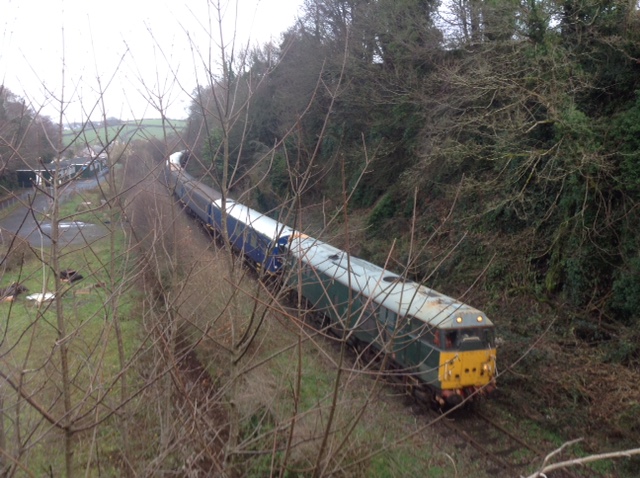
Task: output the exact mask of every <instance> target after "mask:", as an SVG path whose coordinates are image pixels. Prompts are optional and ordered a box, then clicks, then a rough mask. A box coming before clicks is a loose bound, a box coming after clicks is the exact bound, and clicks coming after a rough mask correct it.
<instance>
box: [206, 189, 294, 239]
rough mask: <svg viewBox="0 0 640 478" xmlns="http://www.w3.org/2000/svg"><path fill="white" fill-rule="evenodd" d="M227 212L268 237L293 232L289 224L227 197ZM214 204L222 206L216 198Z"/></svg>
mask: <svg viewBox="0 0 640 478" xmlns="http://www.w3.org/2000/svg"><path fill="white" fill-rule="evenodd" d="M226 202H227V214H228V215H229V216H231V217H232V218H234V219H236V220H238V221H240V222H242V223H243V224H247V225H249V226H251V228H252V229H253V230H254V231H256V232H258V233H260V234H262V235H264V236H266V237H268V238H270V239H276V238H282V237H287V238H288V237H289V236H291V235H293V234H294V232H295V231H294V230H293V229H291V228H290V227H289V226H287V225H285V224H283V223H281V222H278V221H276V220H275V219H272V218H270V217H269V216H266V215H265V214H262V213H261V212H258V211H256V210H255V209H251V208H250V207H247V206H245V205H243V204H240V203H238V202H235V201H232V200H229V199H227V201H226ZM214 204H215V205H216V207H217V208H218V209H220V208H222V201H221V200H219V199H218V200H216V201H214Z"/></svg>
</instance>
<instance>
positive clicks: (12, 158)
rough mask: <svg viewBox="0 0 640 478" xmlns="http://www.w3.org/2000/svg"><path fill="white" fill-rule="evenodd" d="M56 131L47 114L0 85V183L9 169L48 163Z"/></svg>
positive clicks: (7, 181)
mask: <svg viewBox="0 0 640 478" xmlns="http://www.w3.org/2000/svg"><path fill="white" fill-rule="evenodd" d="M58 136H59V131H58V128H57V127H56V125H54V124H53V122H52V121H51V120H50V119H49V117H47V116H41V115H39V114H38V112H37V111H35V110H34V109H33V108H32V107H31V106H30V105H29V104H27V102H26V101H25V100H24V99H23V98H21V97H19V96H17V95H15V94H14V93H12V92H11V91H10V90H9V89H8V88H6V87H5V86H4V85H1V84H0V182H1V183H3V184H10V183H11V182H12V172H13V171H15V170H16V169H29V168H32V167H37V166H38V165H39V164H41V163H48V162H51V161H52V160H53V158H54V157H55V146H56V144H57V138H58Z"/></svg>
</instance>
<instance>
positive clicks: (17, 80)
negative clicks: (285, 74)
mask: <svg viewBox="0 0 640 478" xmlns="http://www.w3.org/2000/svg"><path fill="white" fill-rule="evenodd" d="M220 1H221V3H222V4H223V6H225V9H224V23H225V33H224V34H225V41H231V40H232V33H233V31H234V24H235V22H236V15H235V6H236V0H220ZM211 3H217V1H211V0H209V2H207V0H174V1H170V0H108V1H105V0H0V29H1V35H0V83H3V84H4V85H5V86H6V87H7V88H9V89H10V90H11V91H12V92H14V93H15V94H18V95H20V96H22V97H23V98H25V99H26V100H27V101H29V102H31V103H32V106H33V108H34V109H39V108H40V107H42V108H43V110H42V111H43V113H44V114H46V115H48V116H50V117H51V119H52V120H53V121H54V122H56V123H57V122H58V119H59V111H60V102H59V100H60V97H61V93H62V92H64V99H65V102H69V104H68V107H67V110H66V114H65V119H64V120H63V121H64V122H65V123H66V122H72V121H81V120H82V119H84V118H86V117H87V116H88V115H89V112H90V109H91V108H93V107H94V106H95V105H96V102H97V101H98V100H97V99H98V97H99V94H98V92H99V91H100V90H101V89H102V90H105V89H106V94H105V95H104V101H105V109H106V111H107V116H114V117H118V118H122V119H133V118H137V119H140V118H143V117H144V118H158V117H160V114H159V112H158V110H157V108H156V107H154V106H152V105H150V104H149V103H150V101H149V100H150V99H152V100H153V102H154V103H156V105H157V98H158V96H162V97H163V101H164V103H165V104H164V108H165V109H166V111H167V113H168V114H167V116H169V117H170V118H176V119H177V118H184V117H186V111H185V109H186V108H187V107H188V106H189V103H190V100H189V98H188V96H187V93H188V92H191V91H193V89H194V88H195V86H196V84H197V83H198V78H197V77H198V76H200V75H202V74H203V71H204V70H203V68H202V67H201V65H198V66H197V67H195V66H194V49H195V50H196V51H195V55H196V56H197V55H198V54H200V55H202V56H204V57H205V58H206V57H207V56H208V50H209V48H210V47H213V48H216V44H215V43H212V42H216V43H219V38H220V34H219V32H218V30H217V26H215V25H216V24H215V23H214V31H213V32H212V31H211V29H210V28H209V16H210V14H211V15H216V11H215V10H214V9H211V8H208V4H211ZM237 4H238V17H237V32H238V38H239V44H241V45H246V43H247V41H251V43H252V44H255V43H260V44H262V43H265V42H267V41H269V39H270V38H273V39H274V40H275V41H276V42H277V41H278V39H279V36H280V33H281V32H283V31H284V30H286V29H287V28H288V27H290V26H291V25H293V23H294V22H295V18H296V15H297V14H298V13H299V12H298V8H299V6H300V5H301V4H302V0H237ZM213 20H214V21H215V19H213ZM239 46H240V45H239ZM63 52H64V54H63ZM212 55H213V58H214V60H212V68H215V67H216V65H215V63H214V62H215V61H216V60H215V59H217V58H219V54H218V55H216V53H215V52H214V53H212ZM201 61H202V60H201V59H200V58H196V61H195V63H200V62H201ZM63 70H64V72H65V75H64V88H63V86H62V85H63V82H62V78H63V75H62V72H63ZM98 79H99V80H100V84H101V86H100V85H99V83H98ZM202 81H203V80H202V78H200V82H202ZM185 91H186V92H187V93H185ZM154 98H155V99H154ZM167 103H168V104H167ZM91 117H92V118H93V119H96V120H99V119H101V117H102V106H101V105H98V109H97V110H96V111H95V112H93V113H91Z"/></svg>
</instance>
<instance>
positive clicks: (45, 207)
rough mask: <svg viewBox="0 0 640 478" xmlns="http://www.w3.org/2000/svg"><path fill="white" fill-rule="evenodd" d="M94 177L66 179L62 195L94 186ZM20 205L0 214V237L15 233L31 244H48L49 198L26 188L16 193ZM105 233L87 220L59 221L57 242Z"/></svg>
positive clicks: (67, 242)
mask: <svg viewBox="0 0 640 478" xmlns="http://www.w3.org/2000/svg"><path fill="white" fill-rule="evenodd" d="M95 185H96V180H95V179H88V180H84V181H76V182H73V183H69V184H68V185H67V186H66V187H65V188H64V190H63V191H62V197H63V198H64V197H68V196H69V195H71V194H73V193H74V192H75V191H78V190H80V189H89V188H92V187H95ZM18 198H19V202H20V206H18V207H16V208H15V209H14V210H13V211H12V212H11V213H9V214H8V215H6V216H4V217H2V218H0V241H2V242H3V241H6V240H7V237H6V236H7V235H18V236H20V237H23V238H25V239H27V240H28V241H29V243H30V244H31V245H32V246H34V247H48V246H50V245H51V239H50V235H51V222H50V221H49V220H48V219H46V217H45V215H46V214H47V213H48V212H49V209H50V207H51V200H50V199H49V198H48V197H47V196H46V195H45V194H44V193H42V192H41V191H38V190H36V189H29V190H26V191H24V192H22V193H20V195H19V196H18ZM106 234H107V228H105V227H104V225H103V224H91V223H83V222H77V221H71V222H62V223H60V233H59V236H60V246H62V247H65V246H68V245H81V244H87V243H91V242H93V241H95V240H97V239H100V238H101V237H103V236H105V235H106Z"/></svg>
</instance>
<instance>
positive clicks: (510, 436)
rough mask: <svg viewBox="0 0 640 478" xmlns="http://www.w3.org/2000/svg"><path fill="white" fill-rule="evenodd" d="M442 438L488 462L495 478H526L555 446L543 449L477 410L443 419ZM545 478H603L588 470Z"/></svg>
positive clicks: (490, 472)
mask: <svg viewBox="0 0 640 478" xmlns="http://www.w3.org/2000/svg"><path fill="white" fill-rule="evenodd" d="M442 423H443V426H444V427H445V428H446V430H447V431H446V432H445V435H447V436H449V437H452V436H453V437H455V438H457V439H458V440H459V442H458V443H459V444H458V445H457V446H460V447H462V446H471V447H473V448H474V449H475V450H476V451H477V452H478V453H480V454H481V455H482V456H483V458H484V459H485V460H486V462H487V473H488V474H490V475H492V476H496V477H503V476H504V477H514V478H517V477H520V476H529V475H531V474H532V473H534V472H535V471H536V467H538V466H540V465H541V464H542V463H543V461H544V458H545V456H547V455H548V454H549V452H551V451H553V449H554V447H553V446H550V447H549V449H546V450H542V449H541V448H539V447H538V446H536V445H532V444H530V443H529V442H527V441H526V440H524V439H523V438H521V437H520V436H518V435H517V434H516V433H514V432H512V431H511V430H509V429H507V428H506V427H505V426H504V425H501V424H500V423H499V422H498V421H497V420H496V419H494V418H492V417H490V416H488V415H486V414H485V413H483V412H479V411H477V410H462V411H460V412H458V413H454V414H453V415H452V417H451V418H449V419H445V420H442ZM541 476H543V477H546V478H603V475H601V474H600V473H598V472H596V471H594V470H592V469H590V468H580V469H564V470H556V471H553V472H551V473H547V474H545V475H541Z"/></svg>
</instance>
